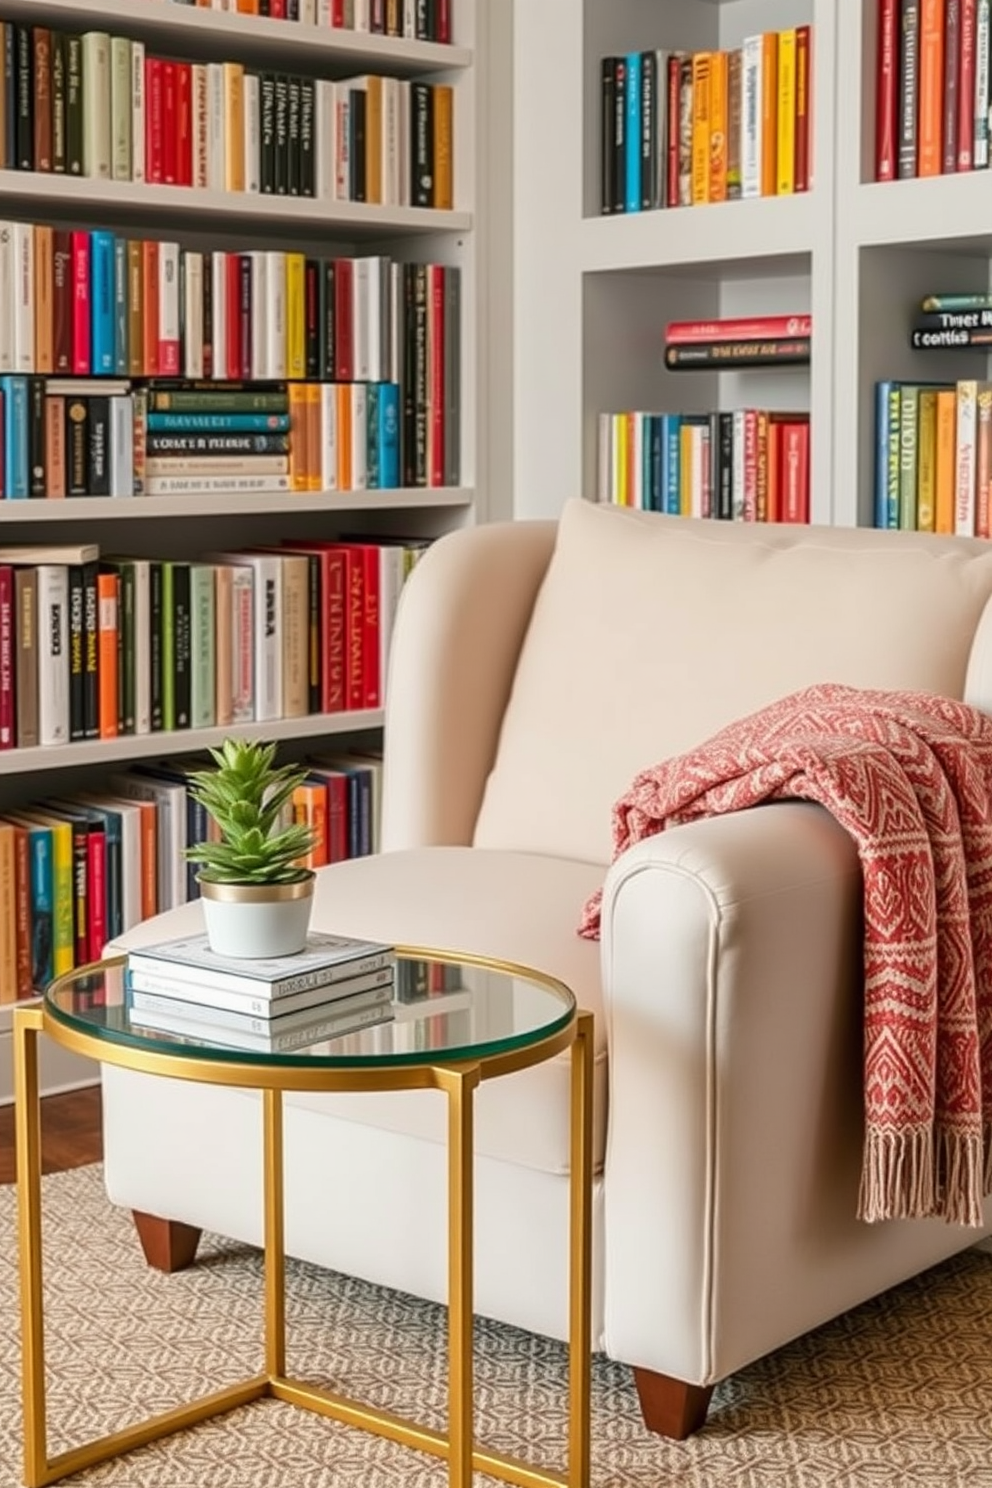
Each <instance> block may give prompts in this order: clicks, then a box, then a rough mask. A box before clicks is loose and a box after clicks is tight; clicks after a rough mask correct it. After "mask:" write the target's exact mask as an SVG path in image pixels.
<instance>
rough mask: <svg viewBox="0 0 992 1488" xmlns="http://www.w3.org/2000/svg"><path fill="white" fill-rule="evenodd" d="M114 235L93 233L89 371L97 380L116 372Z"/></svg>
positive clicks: (91, 248)
mask: <svg viewBox="0 0 992 1488" xmlns="http://www.w3.org/2000/svg"><path fill="white" fill-rule="evenodd" d="M115 300H116V293H115V289H114V235H113V233H109V232H103V231H97V232H91V233H90V368H91V370H92V372H93V375H94V377H107V376H112V375H113V373H114V372H115V371H116V370H117V353H116V351H115V349H114V320H115V308H114V305H115Z"/></svg>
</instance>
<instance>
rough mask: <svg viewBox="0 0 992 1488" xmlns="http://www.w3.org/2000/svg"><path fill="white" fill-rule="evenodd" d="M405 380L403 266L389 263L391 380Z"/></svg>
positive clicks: (397, 381)
mask: <svg viewBox="0 0 992 1488" xmlns="http://www.w3.org/2000/svg"><path fill="white" fill-rule="evenodd" d="M402 380H403V268H402V265H401V264H398V263H391V264H390V265H389V381H390V382H396V383H399V382H402Z"/></svg>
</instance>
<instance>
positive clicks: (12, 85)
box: [2, 25, 17, 170]
mask: <svg viewBox="0 0 992 1488" xmlns="http://www.w3.org/2000/svg"><path fill="white" fill-rule="evenodd" d="M3 88H4V121H3V122H4V151H3V161H2V164H3V168H4V170H13V169H14V168H15V166H16V164H17V153H16V149H15V145H16V140H17V37H16V35H15V28H14V27H13V26H11V25H7V26H5V27H4V30H3Z"/></svg>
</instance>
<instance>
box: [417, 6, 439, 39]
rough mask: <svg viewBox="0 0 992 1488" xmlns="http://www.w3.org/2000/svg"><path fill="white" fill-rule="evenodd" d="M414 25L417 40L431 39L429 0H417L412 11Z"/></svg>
mask: <svg viewBox="0 0 992 1488" xmlns="http://www.w3.org/2000/svg"><path fill="white" fill-rule="evenodd" d="M414 25H415V29H416V37H417V40H418V41H433V40H434V37H433V34H432V31H431V7H430V0H417V7H416V10H415V12H414Z"/></svg>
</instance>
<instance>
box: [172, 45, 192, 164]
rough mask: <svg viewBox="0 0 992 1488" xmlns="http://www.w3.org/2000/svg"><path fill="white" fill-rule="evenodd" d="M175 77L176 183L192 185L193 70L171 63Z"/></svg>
mask: <svg viewBox="0 0 992 1488" xmlns="http://www.w3.org/2000/svg"><path fill="white" fill-rule="evenodd" d="M172 67H173V71H174V72H175V75H176V182H177V184H178V185H180V186H192V184H193V68H192V65H191V64H190V63H189V62H173V64H172Z"/></svg>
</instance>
